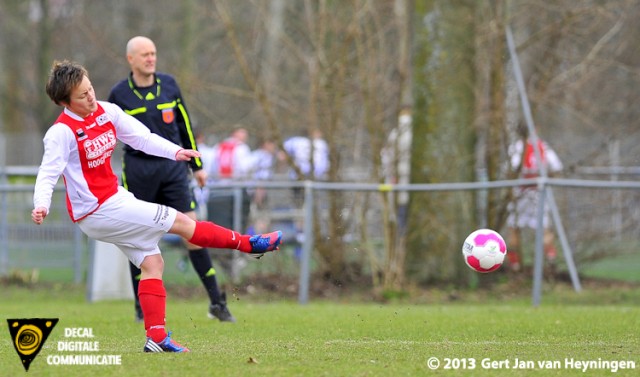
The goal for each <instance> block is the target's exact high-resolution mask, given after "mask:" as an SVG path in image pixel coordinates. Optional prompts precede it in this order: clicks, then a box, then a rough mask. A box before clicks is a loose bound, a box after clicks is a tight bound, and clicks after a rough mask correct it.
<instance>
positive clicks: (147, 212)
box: [78, 187, 177, 267]
mask: <svg viewBox="0 0 640 377" xmlns="http://www.w3.org/2000/svg"><path fill="white" fill-rule="evenodd" d="M176 216H177V211H176V210H175V209H173V208H171V207H167V206H164V205H161V204H156V203H149V202H145V201H143V200H138V199H136V198H135V197H134V196H133V194H132V193H130V192H129V191H127V190H125V189H124V188H123V187H118V192H117V193H116V194H115V195H114V196H112V197H110V198H109V199H107V201H106V202H104V203H103V204H102V205H101V206H100V208H98V210H97V211H95V212H94V213H92V214H91V215H89V216H87V217H85V218H84V219H82V220H80V221H79V222H78V225H79V226H80V229H81V230H82V231H83V232H84V233H85V234H86V235H87V236H89V237H91V238H93V239H95V240H98V241H103V242H108V243H112V244H114V245H116V246H117V247H118V248H119V249H120V250H122V252H123V253H124V254H125V255H126V256H127V258H129V260H130V261H131V263H133V264H134V265H136V266H137V267H140V264H141V263H142V261H143V260H144V258H145V257H146V256H147V255H154V254H159V253H160V248H159V247H158V242H160V239H161V238H162V236H163V235H164V234H165V233H167V232H168V231H169V229H171V226H172V225H173V223H174V221H175V219H176Z"/></svg>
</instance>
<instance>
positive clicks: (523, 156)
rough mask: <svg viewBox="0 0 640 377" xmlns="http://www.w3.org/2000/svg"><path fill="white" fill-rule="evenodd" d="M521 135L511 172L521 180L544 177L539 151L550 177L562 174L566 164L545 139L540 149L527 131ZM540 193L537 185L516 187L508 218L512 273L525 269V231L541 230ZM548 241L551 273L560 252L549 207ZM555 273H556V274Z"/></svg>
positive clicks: (546, 209)
mask: <svg viewBox="0 0 640 377" xmlns="http://www.w3.org/2000/svg"><path fill="white" fill-rule="evenodd" d="M518 132H519V133H520V134H521V135H522V137H521V138H520V139H519V140H518V141H516V142H515V143H514V144H513V145H511V146H510V148H509V156H510V165H511V169H513V170H514V171H517V172H518V173H519V176H520V177H521V178H536V177H539V176H540V169H539V166H538V160H537V156H536V155H537V153H536V151H535V149H536V148H538V150H539V153H540V158H541V159H542V161H543V163H544V164H545V167H546V169H547V173H548V175H549V176H551V175H553V174H556V173H558V172H560V171H562V168H563V166H562V162H561V161H560V158H559V157H558V155H557V154H556V152H555V151H554V150H553V149H552V148H551V147H550V146H549V145H548V144H547V143H546V142H545V141H543V140H542V139H538V140H537V146H535V145H534V143H533V141H532V140H531V139H530V138H529V137H527V134H528V133H527V131H526V127H524V126H523V125H521V126H519V129H518ZM538 197H539V196H538V190H537V187H536V185H528V186H521V187H515V188H514V191H513V202H511V203H509V206H508V211H509V215H508V217H507V227H508V230H509V243H508V245H509V253H507V257H508V260H509V265H510V268H511V270H512V271H519V270H520V269H521V268H522V260H521V238H522V231H521V230H522V229H523V228H529V229H534V230H535V229H536V228H537V224H538V221H537V214H538ZM542 223H543V227H544V238H543V248H544V253H545V255H546V259H547V263H548V266H549V268H550V269H551V270H553V269H554V268H555V262H556V257H557V251H556V247H555V243H554V239H555V237H554V233H553V231H552V230H551V229H550V219H549V206H545V207H544V213H543V219H542ZM552 272H553V271H552Z"/></svg>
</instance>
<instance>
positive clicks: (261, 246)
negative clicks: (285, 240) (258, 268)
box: [249, 230, 282, 259]
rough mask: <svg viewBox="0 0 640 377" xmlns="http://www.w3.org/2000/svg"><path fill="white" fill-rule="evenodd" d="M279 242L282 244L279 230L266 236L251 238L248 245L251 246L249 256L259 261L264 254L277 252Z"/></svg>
mask: <svg viewBox="0 0 640 377" xmlns="http://www.w3.org/2000/svg"><path fill="white" fill-rule="evenodd" d="M280 242H282V232H281V231H279V230H278V231H275V232H271V233H267V234H256V235H255V236H251V238H249V243H250V244H251V251H250V252H249V255H251V256H252V257H255V258H257V259H260V258H261V257H262V256H263V255H264V253H266V252H268V251H274V250H278V247H279V246H280Z"/></svg>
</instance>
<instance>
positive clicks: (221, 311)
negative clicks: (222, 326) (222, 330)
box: [208, 292, 236, 323]
mask: <svg viewBox="0 0 640 377" xmlns="http://www.w3.org/2000/svg"><path fill="white" fill-rule="evenodd" d="M208 315H209V318H211V319H216V318H217V319H218V320H220V322H232V323H235V322H236V319H235V318H234V317H233V315H231V312H230V311H229V308H227V294H226V293H225V292H222V294H221V295H220V302H219V303H217V304H211V305H209V314H208Z"/></svg>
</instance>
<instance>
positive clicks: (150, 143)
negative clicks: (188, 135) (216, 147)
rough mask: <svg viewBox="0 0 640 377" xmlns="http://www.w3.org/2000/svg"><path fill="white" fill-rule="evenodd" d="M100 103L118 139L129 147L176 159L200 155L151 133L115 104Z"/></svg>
mask: <svg viewBox="0 0 640 377" xmlns="http://www.w3.org/2000/svg"><path fill="white" fill-rule="evenodd" d="M101 105H102V107H103V108H104V110H105V112H107V114H108V115H109V117H110V119H111V122H112V123H113V125H114V126H115V127H116V131H117V137H118V139H119V140H120V141H122V142H123V143H125V144H127V145H129V146H130V147H131V148H134V149H137V150H140V151H143V152H144V153H146V154H150V155H153V156H158V157H164V158H168V159H170V160H177V161H189V160H191V159H192V158H195V157H200V153H199V152H198V151H194V150H190V149H185V148H182V147H181V146H179V145H177V144H174V143H172V142H170V141H169V140H167V139H165V138H163V137H162V136H159V135H157V134H154V133H152V132H151V131H149V129H148V128H147V127H146V126H145V125H144V124H142V123H141V122H140V121H139V120H137V119H136V118H134V117H132V116H131V115H128V114H126V113H125V112H124V111H122V109H120V108H119V107H118V106H117V105H114V104H112V103H107V102H102V103H101Z"/></svg>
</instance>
